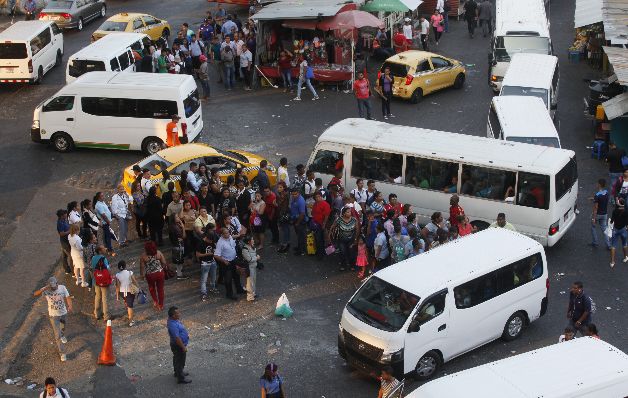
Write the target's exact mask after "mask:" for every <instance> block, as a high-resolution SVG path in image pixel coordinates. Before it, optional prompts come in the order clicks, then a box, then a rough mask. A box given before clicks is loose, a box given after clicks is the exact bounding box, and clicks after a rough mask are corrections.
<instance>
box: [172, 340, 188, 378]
mask: <svg viewBox="0 0 628 398" xmlns="http://www.w3.org/2000/svg"><path fill="white" fill-rule="evenodd" d="M170 349H171V350H172V367H173V368H174V375H175V376H176V377H177V379H178V380H183V379H185V376H183V369H184V368H185V357H186V354H187V353H186V352H185V351H183V349H182V348H181V347H179V346H178V345H177V344H170Z"/></svg>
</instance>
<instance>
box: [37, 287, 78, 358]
mask: <svg viewBox="0 0 628 398" xmlns="http://www.w3.org/2000/svg"><path fill="white" fill-rule="evenodd" d="M42 294H43V296H44V297H45V298H46V300H47V301H48V318H49V319H50V325H52V332H53V336H54V339H55V342H56V343H57V348H58V349H59V355H60V357H61V361H62V362H64V361H65V360H66V355H65V344H66V343H67V342H68V339H67V338H66V337H65V327H66V315H67V314H68V312H72V297H70V293H69V292H68V289H66V287H65V286H63V285H59V283H58V282H57V278H55V277H54V276H51V277H50V278H48V284H47V285H46V286H44V287H42V288H41V289H39V290H36V291H35V293H34V294H33V295H34V296H35V297H39V296H41V295H42Z"/></svg>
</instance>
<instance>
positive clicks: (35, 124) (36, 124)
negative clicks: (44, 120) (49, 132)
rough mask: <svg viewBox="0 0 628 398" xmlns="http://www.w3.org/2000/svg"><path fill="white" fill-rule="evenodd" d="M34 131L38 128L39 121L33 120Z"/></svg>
mask: <svg viewBox="0 0 628 398" xmlns="http://www.w3.org/2000/svg"><path fill="white" fill-rule="evenodd" d="M32 127H33V128H34V129H38V128H39V120H33V126H32Z"/></svg>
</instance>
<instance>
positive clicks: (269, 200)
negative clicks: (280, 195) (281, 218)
mask: <svg viewBox="0 0 628 398" xmlns="http://www.w3.org/2000/svg"><path fill="white" fill-rule="evenodd" d="M275 199H277V196H275V194H274V193H273V192H272V191H271V192H270V193H269V194H268V196H266V197H265V198H264V202H265V203H266V208H265V209H264V214H265V215H266V217H268V218H269V219H270V220H272V219H273V218H274V217H275V205H274V204H273V202H274V201H275Z"/></svg>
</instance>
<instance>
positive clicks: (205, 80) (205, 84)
mask: <svg viewBox="0 0 628 398" xmlns="http://www.w3.org/2000/svg"><path fill="white" fill-rule="evenodd" d="M199 60H200V62H201V64H200V65H199V66H198V70H197V73H196V76H197V77H198V81H199V82H200V83H201V87H202V88H203V97H202V98H201V99H204V100H208V99H209V96H210V90H209V65H208V64H207V57H206V56H205V55H201V56H200V57H199Z"/></svg>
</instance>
